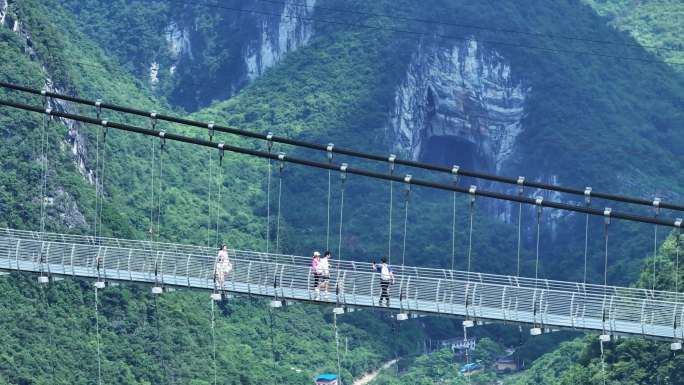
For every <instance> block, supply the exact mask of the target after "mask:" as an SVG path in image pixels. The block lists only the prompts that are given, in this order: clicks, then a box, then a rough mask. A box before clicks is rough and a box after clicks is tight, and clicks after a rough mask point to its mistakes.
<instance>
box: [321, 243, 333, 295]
mask: <svg viewBox="0 0 684 385" xmlns="http://www.w3.org/2000/svg"><path fill="white" fill-rule="evenodd" d="M331 255H332V254H331V253H330V251H326V252H325V253H323V258H321V260H320V262H318V270H319V271H320V273H321V276H320V280H321V283H320V284H319V285H318V288H319V290H320V291H322V292H323V298H324V299H326V300H327V299H328V287H329V286H330V256H331Z"/></svg>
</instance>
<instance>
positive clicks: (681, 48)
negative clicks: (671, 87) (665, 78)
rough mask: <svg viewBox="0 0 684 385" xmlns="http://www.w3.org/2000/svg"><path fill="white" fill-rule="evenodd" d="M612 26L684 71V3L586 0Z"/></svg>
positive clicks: (668, 0)
mask: <svg viewBox="0 0 684 385" xmlns="http://www.w3.org/2000/svg"><path fill="white" fill-rule="evenodd" d="M585 2H586V3H587V4H589V5H591V6H592V7H593V8H594V9H596V11H597V12H598V13H599V14H600V15H601V16H605V17H606V18H607V19H608V20H609V23H610V24H611V25H613V26H615V27H616V28H618V29H620V30H622V31H626V32H628V33H629V34H630V35H632V36H633V37H634V39H635V40H636V41H638V42H639V44H641V45H643V46H645V47H646V49H648V50H649V51H651V52H653V53H654V54H656V55H658V56H659V57H662V58H663V59H664V60H667V61H668V62H672V63H673V64H674V63H679V64H674V65H673V68H674V69H675V70H678V71H680V72H681V71H682V70H684V44H683V43H682V36H684V24H683V23H682V18H684V4H682V2H681V1H677V0H659V1H633V0H609V1H600V0H599V1H597V0H585Z"/></svg>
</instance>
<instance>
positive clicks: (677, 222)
mask: <svg viewBox="0 0 684 385" xmlns="http://www.w3.org/2000/svg"><path fill="white" fill-rule="evenodd" d="M674 226H675V227H676V228H678V229H679V231H681V230H682V218H677V219H675V221H674Z"/></svg>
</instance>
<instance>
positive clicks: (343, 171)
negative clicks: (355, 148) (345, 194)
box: [340, 163, 349, 182]
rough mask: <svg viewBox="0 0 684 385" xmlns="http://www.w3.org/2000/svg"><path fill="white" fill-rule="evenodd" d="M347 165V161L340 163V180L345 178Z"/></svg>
mask: <svg viewBox="0 0 684 385" xmlns="http://www.w3.org/2000/svg"><path fill="white" fill-rule="evenodd" d="M348 167H349V165H348V164H347V163H342V165H340V179H342V182H344V181H345V180H347V168H348Z"/></svg>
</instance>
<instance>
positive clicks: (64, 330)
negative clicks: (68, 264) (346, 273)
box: [0, 275, 421, 385]
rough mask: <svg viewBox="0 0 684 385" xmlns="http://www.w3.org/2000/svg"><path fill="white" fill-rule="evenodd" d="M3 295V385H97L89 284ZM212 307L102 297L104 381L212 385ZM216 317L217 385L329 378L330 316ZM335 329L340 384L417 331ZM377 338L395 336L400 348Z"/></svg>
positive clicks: (250, 307)
mask: <svg viewBox="0 0 684 385" xmlns="http://www.w3.org/2000/svg"><path fill="white" fill-rule="evenodd" d="M0 290H2V293H3V295H2V297H1V298H0V324H1V325H3V327H2V328H0V338H2V341H3V343H2V344H1V345H0V383H3V384H92V383H94V382H96V380H97V353H96V352H97V350H96V348H97V339H96V334H95V313H94V300H95V299H94V295H93V289H92V286H91V284H89V283H86V282H81V281H76V280H64V281H60V282H56V283H53V284H51V285H50V286H48V287H47V288H42V287H39V286H38V285H37V284H36V283H35V277H24V276H19V275H16V276H14V275H13V276H11V277H9V276H4V277H0ZM210 302H211V301H210V299H209V296H208V294H206V293H196V292H192V291H175V292H169V293H166V294H164V295H162V296H160V297H159V299H158V300H157V299H153V297H152V296H151V295H150V294H149V288H147V287H138V286H135V285H132V286H120V287H110V288H107V289H105V290H102V291H100V293H99V308H100V313H99V328H100V332H101V351H102V376H103V383H108V384H141V385H142V384H159V383H178V384H193V385H203V384H212V383H213V373H214V372H213V359H212V357H213V345H212V341H211V335H212V331H211V305H210ZM214 315H215V329H214V332H215V341H216V353H217V373H218V378H219V380H218V383H219V384H228V385H233V384H236V385H237V384H240V385H247V384H254V385H255V384H263V383H271V382H272V383H279V384H293V385H294V384H303V383H308V382H309V381H310V380H311V378H313V377H314V376H315V375H316V374H317V373H321V372H323V371H328V372H329V371H333V372H335V371H336V367H337V362H336V353H335V339H334V331H333V325H332V319H331V318H332V312H331V311H330V308H326V307H318V306H311V305H302V304H297V305H292V306H288V307H285V308H282V309H276V310H274V311H273V321H272V320H271V315H270V314H269V308H268V306H267V304H266V303H265V302H264V301H261V300H256V299H253V300H250V299H246V298H244V299H231V300H229V301H224V302H220V303H217V305H216V308H215V309H214ZM340 321H341V322H340ZM271 322H273V329H271V326H272V325H271ZM338 326H339V333H340V338H341V339H342V341H341V344H340V346H341V363H342V367H343V371H342V376H343V378H346V379H351V378H353V377H355V376H358V375H360V374H361V373H363V372H365V371H367V370H369V369H371V368H373V367H375V366H376V365H378V364H379V363H380V362H381V361H383V360H385V359H386V358H387V357H390V356H393V355H394V354H395V349H396V351H397V352H398V353H399V354H405V353H406V352H409V351H410V347H411V346H416V341H415V340H414V339H415V338H417V337H418V336H420V335H421V332H420V331H419V330H418V329H417V328H416V327H415V323H408V324H404V325H403V326H402V328H401V329H400V330H398V331H397V332H396V333H395V332H393V331H392V330H391V327H390V324H389V323H388V322H384V321H382V320H381V318H380V317H377V316H376V315H374V314H372V313H370V312H355V313H350V314H347V315H344V316H342V317H341V318H340V319H339V320H338ZM378 335H395V336H396V341H397V342H396V343H395V342H393V341H392V340H390V339H387V338H378V337H377V336H378ZM347 349H348V351H347ZM274 357H275V362H274V361H273V359H274ZM293 367H294V368H296V369H300V370H301V372H297V371H295V370H291V369H290V368H293Z"/></svg>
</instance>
